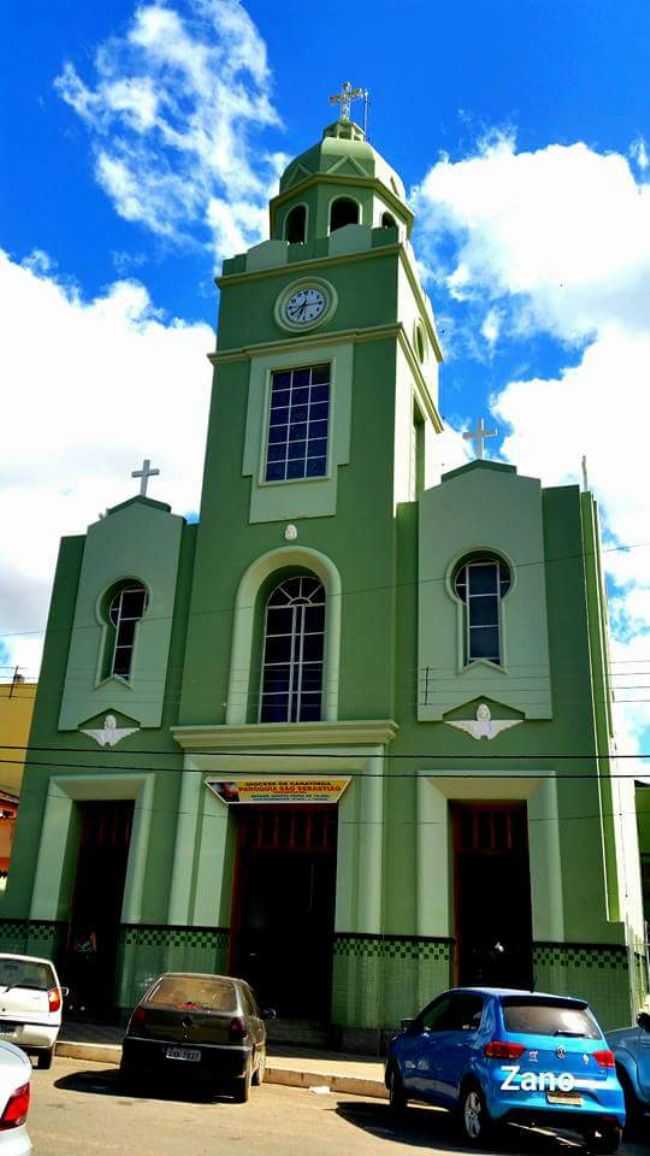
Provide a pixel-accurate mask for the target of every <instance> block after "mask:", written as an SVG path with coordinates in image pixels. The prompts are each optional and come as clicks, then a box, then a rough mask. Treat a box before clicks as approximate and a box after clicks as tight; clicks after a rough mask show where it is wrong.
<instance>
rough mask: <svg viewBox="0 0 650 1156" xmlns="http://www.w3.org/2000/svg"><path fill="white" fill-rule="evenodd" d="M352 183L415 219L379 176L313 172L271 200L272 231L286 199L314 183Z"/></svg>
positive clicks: (406, 216) (311, 186)
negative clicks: (380, 197) (277, 213)
mask: <svg viewBox="0 0 650 1156" xmlns="http://www.w3.org/2000/svg"><path fill="white" fill-rule="evenodd" d="M324 184H331V185H348V187H349V186H350V185H352V187H353V188H354V187H356V188H361V189H372V190H373V192H375V193H378V194H380V195H381V196H382V197H383V199H384V200H385V201H387V202H388V204H390V205H391V206H392V208H393V209H395V210H396V212H397V213H398V214H399V215H400V216H401V217H402V219H404V218H405V219H406V221H407V222H408V223H409V224H411V223H412V222H413V221H414V220H415V214H414V212H413V210H412V209H410V208H409V207H408V205H407V204H405V203H404V201H402V200H401V199H400V198H399V197H397V196H396V195H395V193H394V192H393V191H392V189H389V187H388V185H385V184H384V182H383V181H380V180H379V178H378V177H354V176H352V174H351V173H334V172H324V173H321V172H319V173H313V174H312V175H311V176H309V177H305V179H304V180H303V181H298V182H296V184H295V185H292V186H291V187H290V188H289V189H287V190H286V191H285V192H282V193H278V195H277V196H276V197H273V198H272V199H271V201H270V202H269V216H270V221H271V232H273V226H274V222H275V214H276V211H277V209H279V208H281V207H282V205H284V204H285V203H286V201H290V200H292V199H293V197H295V196H296V194H297V193H303V192H305V190H307V189H311V188H313V186H314V185H324Z"/></svg>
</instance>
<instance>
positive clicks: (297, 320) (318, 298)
mask: <svg viewBox="0 0 650 1156" xmlns="http://www.w3.org/2000/svg"><path fill="white" fill-rule="evenodd" d="M326 309H327V298H326V296H325V294H324V292H323V290H322V289H320V288H319V287H318V286H317V285H305V286H304V288H303V289H296V292H295V293H292V294H291V296H290V297H289V298H288V300H287V301H285V302H284V316H285V317H286V319H287V321H290V322H291V324H292V325H312V324H313V323H314V321H319V320H320V318H321V317H322V316H323V313H324V312H325V310H326Z"/></svg>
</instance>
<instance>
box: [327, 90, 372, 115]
mask: <svg viewBox="0 0 650 1156" xmlns="http://www.w3.org/2000/svg"><path fill="white" fill-rule="evenodd" d="M353 100H365V101H367V100H368V90H367V88H353V87H352V85H351V84H350V81H349V80H346V82H345V84H343V85H342V86H341V91H340V92H337V94H336V96H330V104H340V106H341V120H349V119H350V113H351V111H352V101H353Z"/></svg>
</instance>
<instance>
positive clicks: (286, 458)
mask: <svg viewBox="0 0 650 1156" xmlns="http://www.w3.org/2000/svg"><path fill="white" fill-rule="evenodd" d="M329 379H330V366H329V365H314V366H311V367H307V368H301V369H292V370H282V371H281V372H277V373H274V374H273V375H272V380H271V413H270V419H269V431H268V445H267V452H266V480H267V482H276V481H286V480H288V479H294V478H318V477H324V476H325V475H326V474H327V439H328V425H329V397H330V381H329Z"/></svg>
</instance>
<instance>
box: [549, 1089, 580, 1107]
mask: <svg viewBox="0 0 650 1156" xmlns="http://www.w3.org/2000/svg"><path fill="white" fill-rule="evenodd" d="M546 1099H547V1100H548V1102H549V1104H575V1105H576V1107H580V1105H581V1104H582V1096H581V1095H580V1093H579V1092H547V1093H546Z"/></svg>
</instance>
